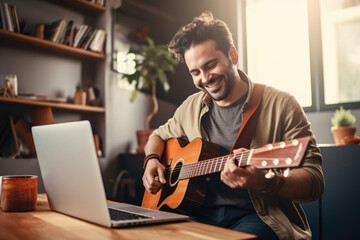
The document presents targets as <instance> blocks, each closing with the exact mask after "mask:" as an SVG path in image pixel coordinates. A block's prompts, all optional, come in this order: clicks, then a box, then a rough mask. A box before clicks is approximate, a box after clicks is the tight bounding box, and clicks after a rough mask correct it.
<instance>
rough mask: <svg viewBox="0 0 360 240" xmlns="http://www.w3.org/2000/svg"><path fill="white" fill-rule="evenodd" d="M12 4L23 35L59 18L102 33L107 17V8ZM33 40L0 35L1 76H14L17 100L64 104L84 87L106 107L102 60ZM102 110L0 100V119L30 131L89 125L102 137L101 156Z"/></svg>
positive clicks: (18, 0)
mask: <svg viewBox="0 0 360 240" xmlns="http://www.w3.org/2000/svg"><path fill="white" fill-rule="evenodd" d="M13 3H14V4H15V5H16V8H17V10H18V15H19V16H20V17H21V18H22V19H24V20H26V22H27V26H28V28H27V31H26V32H30V33H31V35H33V33H32V31H31V29H34V27H35V25H36V24H39V23H44V24H46V23H49V22H53V21H55V20H56V19H59V18H61V17H65V18H67V19H71V20H74V24H75V23H76V26H79V25H80V24H88V25H90V26H94V27H96V28H99V29H106V26H107V25H106V23H105V22H104V17H103V16H102V15H103V14H104V13H106V7H104V6H101V5H98V4H94V3H91V2H90V1H87V0H42V1H39V0H31V1H29V0H14V1H13ZM29 30H30V31H29ZM31 35H28V34H26V35H25V34H21V33H17V32H12V31H8V30H4V29H0V43H1V45H0V61H1V62H2V63H3V64H2V66H0V74H2V75H6V74H16V75H17V76H18V86H19V94H22V93H23V94H27V93H35V94H39V95H47V96H55V95H57V96H58V94H59V93H60V95H59V96H62V98H65V97H66V98H68V97H73V94H74V92H75V87H76V85H77V84H78V83H79V82H80V83H82V84H83V85H84V86H85V87H87V86H89V87H90V86H91V87H94V88H97V89H98V90H99V95H98V96H97V97H98V98H99V100H100V101H99V102H100V103H101V105H102V106H104V104H105V101H104V100H105V99H104V98H105V96H104V94H105V91H104V89H105V80H104V79H105V75H104V72H105V64H106V61H105V59H106V55H105V54H103V53H98V52H93V51H90V50H84V49H81V48H75V47H71V46H68V45H65V44H60V43H56V42H52V41H49V40H46V39H41V38H37V37H35V36H31ZM104 47H105V48H106V46H104ZM103 52H106V50H105V51H103ZM2 80H4V79H2ZM0 87H2V85H1V86H0ZM102 106H90V105H78V104H73V103H67V102H66V103H65V102H51V101H43V100H33V99H25V98H20V97H18V98H16V97H15V98H9V97H2V96H0V113H1V115H2V118H4V117H5V114H8V115H12V116H14V119H19V118H23V119H25V120H27V121H28V123H29V124H30V125H32V126H36V125H44V124H53V123H61V122H68V121H78V120H89V121H90V122H91V124H92V128H93V131H94V134H96V135H99V136H100V139H101V143H102V150H104V149H105V138H106V136H105V107H102ZM0 130H1V129H0ZM103 154H104V156H102V157H105V154H106V153H105V151H103ZM25 158H26V157H25ZM30 158H31V156H30ZM0 159H1V157H0ZM5 159H6V158H5Z"/></svg>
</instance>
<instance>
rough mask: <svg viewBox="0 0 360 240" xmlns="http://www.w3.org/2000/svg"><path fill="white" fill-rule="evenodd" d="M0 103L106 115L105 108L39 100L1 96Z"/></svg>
mask: <svg viewBox="0 0 360 240" xmlns="http://www.w3.org/2000/svg"><path fill="white" fill-rule="evenodd" d="M0 103H1V104H17V105H24V106H28V107H50V108H55V109H63V110H70V111H79V112H93V113H105V108H103V107H96V106H88V105H77V104H72V103H57V102H45V101H37V100H30V99H21V98H9V97H1V96H0Z"/></svg>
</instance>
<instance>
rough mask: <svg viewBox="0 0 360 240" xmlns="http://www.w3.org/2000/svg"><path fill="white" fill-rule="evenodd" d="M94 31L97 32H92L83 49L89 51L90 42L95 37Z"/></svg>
mask: <svg viewBox="0 0 360 240" xmlns="http://www.w3.org/2000/svg"><path fill="white" fill-rule="evenodd" d="M96 31H97V30H94V31H92V33H91V36H90V38H89V39H88V41H87V42H86V44H85V45H84V47H83V48H84V49H85V50H88V49H89V46H90V44H91V42H92V41H93V40H94V37H95V35H96Z"/></svg>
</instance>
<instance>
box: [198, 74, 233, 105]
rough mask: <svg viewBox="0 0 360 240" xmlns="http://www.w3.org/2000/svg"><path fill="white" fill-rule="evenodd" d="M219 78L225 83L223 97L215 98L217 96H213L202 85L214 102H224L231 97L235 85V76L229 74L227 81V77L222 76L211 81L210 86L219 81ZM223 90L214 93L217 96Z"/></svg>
mask: <svg viewBox="0 0 360 240" xmlns="http://www.w3.org/2000/svg"><path fill="white" fill-rule="evenodd" d="M219 78H221V80H220V81H224V83H225V84H224V87H223V93H222V94H221V95H219V96H216V97H215V96H214V95H213V93H210V92H209V91H207V90H206V88H205V86H204V85H203V84H202V86H201V87H202V89H203V90H204V91H205V92H206V93H208V94H209V95H210V96H211V98H212V99H213V100H214V101H221V100H224V99H225V98H226V97H227V96H228V95H229V93H230V91H231V89H232V87H233V86H234V84H235V74H228V75H227V79H226V78H225V75H221V76H218V77H215V78H214V79H211V80H210V81H209V83H208V84H211V83H213V82H214V81H217V80H219ZM208 84H207V85H208ZM221 90H222V88H220V89H218V90H217V91H216V92H214V93H215V94H216V93H217V92H218V91H221Z"/></svg>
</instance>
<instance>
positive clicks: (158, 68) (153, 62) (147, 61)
mask: <svg viewBox="0 0 360 240" xmlns="http://www.w3.org/2000/svg"><path fill="white" fill-rule="evenodd" d="M145 39H146V42H147V44H145V45H142V46H141V50H140V51H134V50H130V53H134V54H135V55H136V58H135V64H136V66H135V71H134V73H132V74H124V75H123V78H127V80H128V82H129V84H134V86H135V89H134V91H133V93H132V97H131V99H130V101H131V102H133V101H134V100H135V98H136V97H137V95H138V93H139V90H140V89H148V90H151V96H152V101H153V105H154V107H153V110H152V112H151V113H149V115H148V116H147V117H146V119H145V122H144V127H145V129H144V130H139V131H137V132H136V134H137V137H138V145H139V147H138V149H137V153H143V151H144V146H145V144H146V142H147V139H148V137H149V135H150V134H151V132H152V131H153V129H150V121H151V119H152V118H153V117H154V116H155V115H156V114H157V112H158V111H159V104H158V100H157V96H156V85H157V83H160V84H161V86H162V87H163V89H164V90H165V92H168V91H169V89H170V85H169V82H168V79H167V76H166V73H167V72H171V73H175V69H174V66H175V65H176V64H177V61H176V60H175V59H174V58H173V57H172V56H171V54H170V53H169V52H168V50H167V46H166V45H165V44H161V45H155V43H154V41H153V40H152V39H151V38H150V37H146V38H145Z"/></svg>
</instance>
